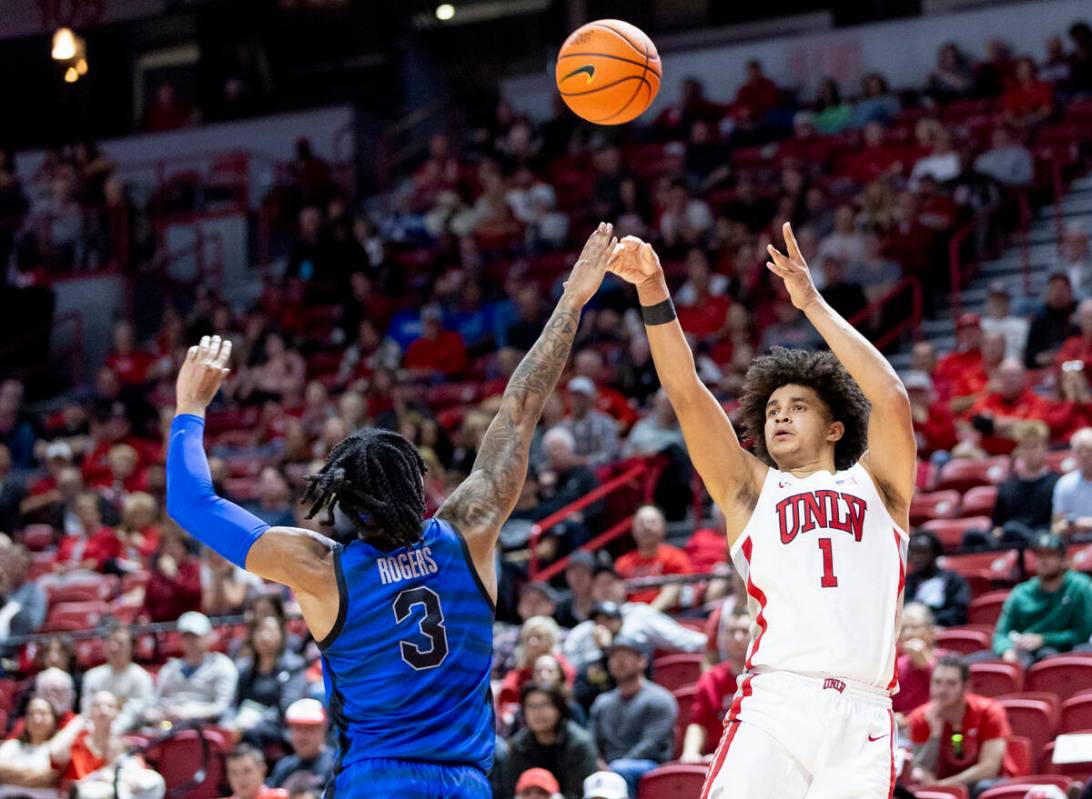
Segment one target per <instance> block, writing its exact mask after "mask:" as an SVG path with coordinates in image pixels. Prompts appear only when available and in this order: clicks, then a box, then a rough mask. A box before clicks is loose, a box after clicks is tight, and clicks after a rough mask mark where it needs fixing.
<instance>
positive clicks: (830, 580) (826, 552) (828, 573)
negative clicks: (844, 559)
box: [819, 538, 838, 588]
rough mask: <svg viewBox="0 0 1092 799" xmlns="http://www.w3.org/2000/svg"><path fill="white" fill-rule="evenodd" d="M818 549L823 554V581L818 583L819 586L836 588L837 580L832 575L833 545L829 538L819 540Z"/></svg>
mask: <svg viewBox="0 0 1092 799" xmlns="http://www.w3.org/2000/svg"><path fill="white" fill-rule="evenodd" d="M819 549H820V550H822V552H823V579H822V580H820V581H819V585H821V586H822V587H823V588H837V587H838V578H837V577H836V576H835V575H834V545H833V544H831V541H830V539H829V538H820V539H819Z"/></svg>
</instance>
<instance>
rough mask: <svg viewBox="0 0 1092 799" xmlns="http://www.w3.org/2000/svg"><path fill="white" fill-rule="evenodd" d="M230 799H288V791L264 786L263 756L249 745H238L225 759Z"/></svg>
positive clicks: (264, 765)
mask: <svg viewBox="0 0 1092 799" xmlns="http://www.w3.org/2000/svg"><path fill="white" fill-rule="evenodd" d="M225 763H226V765H227V780H228V785H230V786H231V797H230V799H288V791H286V790H284V789H283V788H270V787H269V786H268V785H266V784H265V774H266V764H265V755H263V754H262V753H261V751H260V750H258V749H255V748H254V747H253V746H250V745H249V744H240V745H239V746H237V747H235V749H234V750H232V752H231V754H229V755H228V756H227V757H226V758H225Z"/></svg>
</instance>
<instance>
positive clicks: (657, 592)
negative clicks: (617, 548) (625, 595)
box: [614, 505, 694, 611]
mask: <svg viewBox="0 0 1092 799" xmlns="http://www.w3.org/2000/svg"><path fill="white" fill-rule="evenodd" d="M666 535H667V519H665V518H664V515H663V513H662V512H661V511H660V509H659V508H657V507H656V506H655V505H643V506H641V507H640V508H638V509H637V513H635V514H634V515H633V539H634V540H635V541H636V542H637V549H635V550H634V551H632V552H627V553H626V554H625V555H622V557H620V558H618V560H617V561H616V562H615V564H614V568H615V571H617V572H618V574H619V575H620V576H621V577H622V579H624V580H629V579H633V578H635V577H660V576H662V575H667V574H691V573H692V572H693V571H694V569H693V567H692V566H691V565H690V558H688V557H687V555H686V553H685V552H683V551H682V550H681V549H679V548H678V547H673V546H671V545H670V544H665V543H664V537H665V536H666ZM681 595H682V586H681V585H679V584H677V583H676V584H674V585H665V586H663V587H661V588H642V589H639V590H637V591H632V592H630V594H629V601H630V602H644V603H646V604H648V605H651V606H652V607H653V608H655V609H656V610H661V611H668V610H670V609H672V608H674V607H675V606H677V605H678V604H679V597H680V596H681Z"/></svg>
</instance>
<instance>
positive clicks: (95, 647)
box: [76, 638, 106, 671]
mask: <svg viewBox="0 0 1092 799" xmlns="http://www.w3.org/2000/svg"><path fill="white" fill-rule="evenodd" d="M76 662H77V663H78V664H79V666H80V669H81V670H83V671H87V670H88V669H91V668H94V667H95V666H100V665H102V664H103V663H105V662H106V647H105V644H104V643H103V640H102V639H101V638H85V639H84V640H82V641H77V642H76Z"/></svg>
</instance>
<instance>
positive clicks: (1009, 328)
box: [982, 280, 1028, 359]
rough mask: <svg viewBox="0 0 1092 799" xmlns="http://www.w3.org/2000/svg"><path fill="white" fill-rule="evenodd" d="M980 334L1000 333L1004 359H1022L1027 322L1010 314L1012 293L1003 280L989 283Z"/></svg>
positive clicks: (1025, 319)
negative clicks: (1003, 340) (1002, 338)
mask: <svg viewBox="0 0 1092 799" xmlns="http://www.w3.org/2000/svg"><path fill="white" fill-rule="evenodd" d="M982 332H983V333H1000V334H1001V335H1002V336H1004V337H1005V355H1006V357H1009V358H1020V359H1023V357H1024V346H1025V345H1026V344H1027V341H1028V320H1027V317H1025V316H1017V315H1015V314H1013V313H1012V292H1011V291H1010V290H1009V287H1008V286H1007V285H1006V284H1005V281H1003V280H995V281H993V282H992V283H990V288H989V294H987V295H986V314H985V316H983V317H982Z"/></svg>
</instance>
